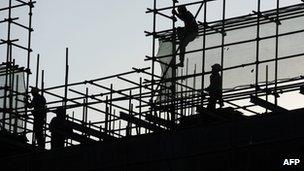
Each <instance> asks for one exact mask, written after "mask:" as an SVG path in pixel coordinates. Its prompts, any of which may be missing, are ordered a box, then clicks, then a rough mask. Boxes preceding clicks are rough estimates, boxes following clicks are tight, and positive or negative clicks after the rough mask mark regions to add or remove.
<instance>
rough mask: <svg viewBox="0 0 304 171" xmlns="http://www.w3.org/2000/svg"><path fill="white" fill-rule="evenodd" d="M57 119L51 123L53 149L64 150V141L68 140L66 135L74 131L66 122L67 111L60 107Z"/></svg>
mask: <svg viewBox="0 0 304 171" xmlns="http://www.w3.org/2000/svg"><path fill="white" fill-rule="evenodd" d="M55 113H56V117H54V118H53V119H52V121H51V123H50V131H51V149H56V148H63V147H64V140H65V139H66V136H65V134H68V133H71V132H72V129H70V128H69V127H68V126H67V122H66V120H65V115H66V112H65V109H64V107H59V108H57V110H56V111H55Z"/></svg>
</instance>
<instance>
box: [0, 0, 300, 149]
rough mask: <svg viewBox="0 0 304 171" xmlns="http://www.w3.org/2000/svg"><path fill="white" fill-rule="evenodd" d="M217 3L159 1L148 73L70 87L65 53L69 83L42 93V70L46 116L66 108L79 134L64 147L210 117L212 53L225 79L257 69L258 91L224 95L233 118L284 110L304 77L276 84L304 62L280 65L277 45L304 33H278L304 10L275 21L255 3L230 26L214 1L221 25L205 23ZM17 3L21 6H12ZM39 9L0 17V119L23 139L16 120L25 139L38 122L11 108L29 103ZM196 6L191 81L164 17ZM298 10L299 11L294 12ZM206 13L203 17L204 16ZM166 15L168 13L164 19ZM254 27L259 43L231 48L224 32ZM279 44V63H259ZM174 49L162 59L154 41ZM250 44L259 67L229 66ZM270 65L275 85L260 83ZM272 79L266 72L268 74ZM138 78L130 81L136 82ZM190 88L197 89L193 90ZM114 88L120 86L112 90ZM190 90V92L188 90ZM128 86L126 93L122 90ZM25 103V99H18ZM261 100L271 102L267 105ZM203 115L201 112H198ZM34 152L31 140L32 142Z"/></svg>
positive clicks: (280, 13)
mask: <svg viewBox="0 0 304 171" xmlns="http://www.w3.org/2000/svg"><path fill="white" fill-rule="evenodd" d="M212 1H214V0H203V1H197V2H191V3H187V4H178V5H177V2H176V1H173V2H172V5H171V6H169V7H162V8H158V7H157V0H153V9H150V8H148V10H147V12H146V13H148V14H152V15H153V28H152V31H150V32H149V31H146V32H145V33H146V35H147V36H148V37H151V39H152V53H151V56H146V59H145V60H147V61H151V67H149V68H132V70H131V71H127V72H124V73H120V74H115V75H111V76H107V77H102V78H97V79H92V80H84V81H80V82H75V83H70V82H69V74H70V73H69V53H68V52H69V51H68V48H67V49H66V69H65V82H64V83H63V84H62V85H58V86H53V87H44V80H45V78H44V71H43V70H42V76H41V86H40V88H39V90H40V92H41V93H42V94H43V95H44V96H45V97H46V99H47V109H48V113H51V112H53V111H54V110H56V109H57V108H58V107H60V106H64V107H65V109H66V113H67V116H66V117H67V119H68V121H69V123H70V125H71V127H72V128H73V129H74V133H73V134H71V135H69V136H68V138H69V140H68V141H66V146H69V145H76V144H79V143H90V142H94V141H109V140H113V139H117V138H123V137H129V136H135V135H141V134H149V133H155V132H162V131H170V130H174V129H178V128H179V127H180V125H182V122H183V119H184V118H187V117H190V116H192V115H199V114H202V113H200V112H199V111H205V112H203V113H204V114H205V113H208V111H206V110H205V106H206V104H207V103H208V98H209V95H208V93H207V92H206V91H205V82H206V76H208V75H209V74H210V71H206V67H207V66H206V63H205V61H206V60H205V58H206V52H207V51H208V50H210V49H215V48H220V49H221V60H220V64H221V66H222V70H221V75H222V78H223V75H224V73H225V72H227V71H231V70H236V69H238V68H242V67H245V66H254V67H255V73H256V74H255V84H254V85H251V87H242V88H237V89H230V90H225V91H223V100H224V102H225V104H227V105H228V106H229V107H233V110H242V111H246V112H248V113H251V114H254V115H256V114H261V113H260V112H259V111H256V110H255V109H254V107H255V106H261V107H264V108H266V109H267V111H268V112H272V111H282V110H285V109H284V108H282V107H280V106H278V102H277V99H278V98H279V96H278V93H287V92H291V91H300V87H301V86H303V85H304V81H303V77H299V78H292V79H289V80H284V81H279V80H278V76H277V75H278V61H279V60H283V59H291V58H297V57H301V56H303V55H304V53H301V54H293V55H289V56H284V57H280V54H279V37H282V36H285V35H292V34H296V33H300V32H303V31H304V30H298V31H292V32H288V33H284V34H280V33H279V27H280V25H281V22H280V21H281V20H287V19H291V18H296V17H300V16H304V10H303V9H304V8H297V9H295V10H294V11H292V12H291V11H289V12H286V11H284V8H280V4H279V0H277V6H276V9H275V10H272V12H273V11H274V12H273V13H271V15H266V13H264V12H262V11H261V2H260V0H257V4H258V5H257V9H256V10H254V11H253V13H252V14H250V15H247V16H241V17H237V18H238V19H240V18H246V20H235V22H229V21H231V20H229V19H227V18H226V0H217V1H221V2H222V9H221V11H222V19H221V24H217V23H218V22H219V21H212V22H207V21H209V19H208V18H207V12H208V3H210V2H212ZM13 2H14V3H16V5H13ZM34 4H35V2H34V1H32V0H29V1H28V2H25V1H21V0H9V4H8V6H7V7H3V8H1V9H0V12H7V13H8V17H7V18H5V19H4V20H2V21H0V24H4V23H6V24H7V37H6V39H5V40H4V39H1V43H0V46H7V52H6V54H7V56H6V60H5V62H3V63H2V64H1V66H0V73H1V76H4V77H5V83H4V86H3V87H1V89H2V90H3V92H4V94H3V96H2V97H1V99H2V101H3V105H2V106H1V112H2V113H3V117H2V119H1V127H2V129H5V130H7V131H10V132H12V133H18V132H17V131H16V130H17V128H16V127H18V125H16V124H15V125H14V122H13V120H14V119H15V120H16V119H18V120H20V121H22V123H23V126H22V129H23V131H22V134H23V135H27V137H28V138H29V137H33V136H28V135H31V134H32V133H33V131H32V124H33V118H32V114H31V110H30V109H28V108H27V107H25V105H24V106H21V107H18V105H14V104H13V103H24V102H23V98H25V100H26V101H27V100H28V98H29V96H28V94H29V91H28V89H29V87H30V86H29V83H30V81H29V80H30V74H31V69H30V68H31V66H30V60H31V52H32V50H31V34H32V32H33V29H32V9H33V7H34ZM180 5H185V6H187V7H188V6H198V11H197V12H196V15H195V16H198V15H202V16H203V21H199V22H198V23H199V28H200V29H199V36H200V37H202V38H203V46H202V47H200V48H199V49H197V50H191V51H186V55H187V54H191V53H195V52H201V54H202V64H201V66H202V68H201V70H199V69H196V68H195V71H194V72H193V74H189V73H188V61H186V63H187V64H186V66H185V69H184V70H185V71H186V72H185V74H183V73H180V74H177V67H176V56H177V55H179V52H178V51H179V48H178V47H177V42H176V41H177V37H176V36H175V35H176V23H175V16H174V14H173V15H172V16H171V15H167V13H168V11H171V10H172V9H174V8H176V7H178V6H180ZM295 6H301V7H303V5H302V4H297V5H295ZM16 8H27V9H28V10H29V13H28V17H29V20H28V21H29V22H28V25H26V26H25V25H22V24H19V23H18V17H16V18H14V17H12V16H11V13H12V10H14V9H16ZM201 11H203V13H201ZM166 12H167V13H166ZM159 17H163V18H166V19H168V22H172V28H171V29H167V30H157V28H158V27H157V24H158V18H159ZM263 23H274V24H275V26H276V33H275V36H268V37H261V35H260V25H261V24H263ZM13 25H14V26H17V27H21V28H23V29H25V30H26V31H27V34H28V41H27V42H28V44H27V46H25V47H24V46H22V45H18V39H12V36H11V35H12V34H13V33H12V30H11V27H12V26H13ZM252 25H253V26H256V38H255V39H250V40H242V41H239V42H233V43H226V41H225V38H226V32H227V31H231V30H237V29H239V28H242V27H248V26H252ZM210 33H217V34H220V35H221V45H220V46H214V47H206V41H208V40H207V39H206V36H207V35H208V34H210ZM271 38H275V40H276V41H275V49H276V50H275V58H274V59H268V60H261V59H260V56H259V54H260V53H259V50H260V48H259V47H260V42H261V41H262V40H266V39H271ZM160 39H162V40H166V41H171V42H172V45H173V48H172V54H173V55H165V56H157V53H156V50H157V46H158V45H157V41H158V40H160ZM248 42H255V44H256V59H255V61H254V62H249V63H243V64H241V65H236V66H229V67H226V66H225V62H224V61H225V60H226V59H225V54H224V51H225V48H226V47H228V46H233V45H238V44H244V43H248ZM14 48H19V49H22V50H24V51H25V53H26V56H27V66H26V67H25V68H23V67H20V66H18V65H17V64H15V62H14V57H13V49H14ZM168 57H169V58H171V62H170V63H169V64H168V63H164V62H162V61H161V59H163V58H168ZM37 61H38V62H37V68H36V70H37V72H36V85H35V86H34V87H38V80H39V78H38V77H39V75H38V73H40V70H39V56H38V60H37ZM268 62H274V63H275V82H273V83H269V82H267V81H266V82H265V83H261V82H259V80H260V79H259V77H260V75H259V74H258V73H259V70H260V69H261V68H260V65H261V64H266V63H268ZM158 64H160V65H164V66H167V67H166V70H165V71H163V73H162V74H161V75H157V74H156V72H157V71H156V68H157V65H158ZM169 70H171V71H172V72H171V76H170V77H166V75H167V72H168V71H169ZM18 72H22V73H24V74H25V82H26V83H25V91H24V92H20V91H18V88H17V89H16V87H18V85H16V84H17V83H18V81H14V80H16V79H15V78H14V76H15V75H16V74H15V73H18ZM266 73H268V72H266ZM131 75H136V77H137V78H138V79H137V80H134V77H131ZM131 78H133V79H131ZM18 79H20V78H17V80H18ZM197 79H200V80H201V87H198V88H197V87H196V86H195V84H196V83H195V81H196V80H197ZM191 81H192V82H191ZM113 82H115V83H116V84H115V85H114V84H113ZM191 84H192V85H191ZM122 85H123V86H122ZM21 96H22V97H21ZM268 96H272V97H274V101H273V102H270V101H269V100H268ZM260 97H266V100H263V99H261V98H260ZM239 100H251V103H249V104H248V105H238V104H237V103H236V101H239ZM198 109H199V110H198ZM209 114H210V115H212V116H213V117H215V118H216V119H217V120H218V121H225V120H226V119H225V118H223V117H222V116H219V115H218V114H214V113H212V112H210V113H209ZM45 130H46V131H45V134H46V136H47V142H49V141H50V132H49V131H48V130H49V124H48V123H46V126H45ZM31 143H32V144H35V143H34V140H32V141H31Z"/></svg>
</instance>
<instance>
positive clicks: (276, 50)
mask: <svg viewBox="0 0 304 171" xmlns="http://www.w3.org/2000/svg"><path fill="white" fill-rule="evenodd" d="M279 8H280V0H277V9H276V48H275V78H274V80H275V83H274V92H273V93H274V104H275V105H278V98H277V92H278V90H277V89H278V59H279V17H280V15H279V11H280V10H279Z"/></svg>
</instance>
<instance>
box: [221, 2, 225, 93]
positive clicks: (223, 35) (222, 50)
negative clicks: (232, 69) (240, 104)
mask: <svg viewBox="0 0 304 171" xmlns="http://www.w3.org/2000/svg"><path fill="white" fill-rule="evenodd" d="M225 19H226V0H223V16H222V24H223V25H222V45H221V67H222V68H224V56H225V53H224V52H225V48H224V45H225V34H224V33H225ZM223 73H224V72H223V70H221V76H222V85H221V87H222V88H223V80H224V75H223Z"/></svg>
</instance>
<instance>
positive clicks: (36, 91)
mask: <svg viewBox="0 0 304 171" xmlns="http://www.w3.org/2000/svg"><path fill="white" fill-rule="evenodd" d="M31 93H39V89H38V88H37V87H32V89H31Z"/></svg>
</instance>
